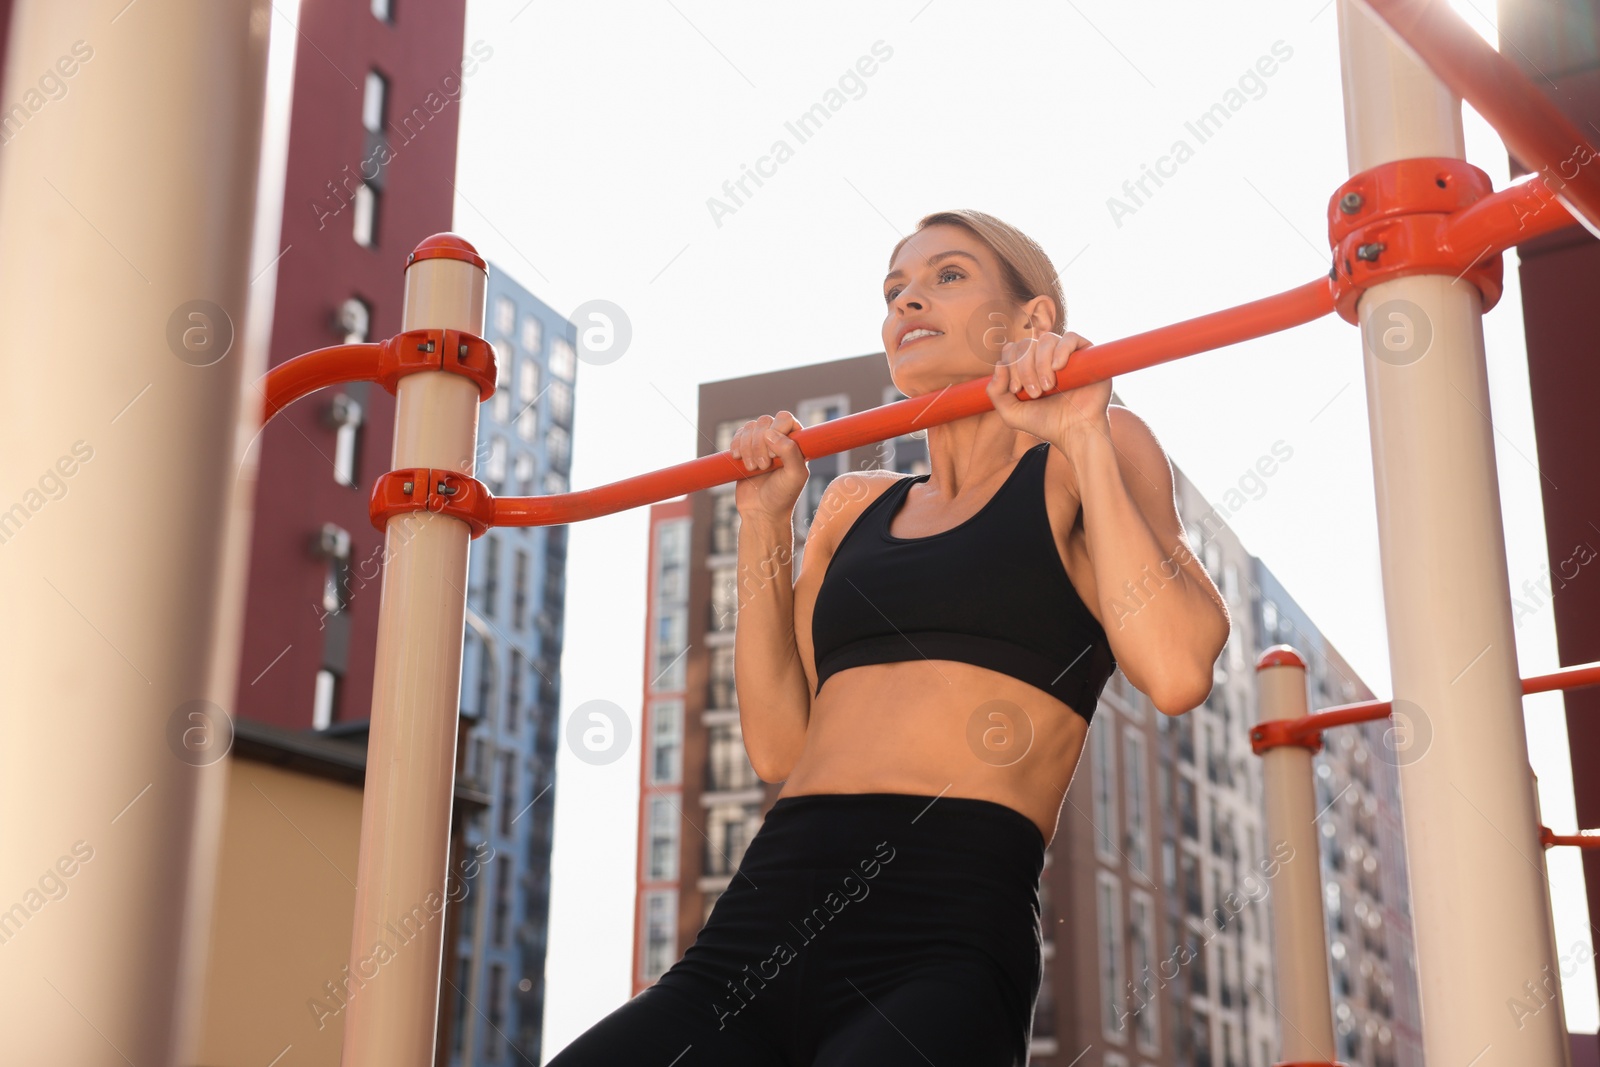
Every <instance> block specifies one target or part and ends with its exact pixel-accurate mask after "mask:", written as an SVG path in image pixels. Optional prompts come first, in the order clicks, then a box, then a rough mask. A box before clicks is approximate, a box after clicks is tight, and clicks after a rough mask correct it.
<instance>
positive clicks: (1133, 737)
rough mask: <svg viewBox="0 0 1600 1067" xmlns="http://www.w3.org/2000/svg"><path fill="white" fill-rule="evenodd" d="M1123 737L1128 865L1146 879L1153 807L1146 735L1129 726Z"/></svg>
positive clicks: (1148, 872)
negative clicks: (1146, 758) (1146, 757)
mask: <svg viewBox="0 0 1600 1067" xmlns="http://www.w3.org/2000/svg"><path fill="white" fill-rule="evenodd" d="M1125 729H1126V732H1125V733H1124V734H1123V737H1122V763H1123V775H1124V778H1123V782H1124V784H1125V785H1126V787H1127V788H1126V794H1125V797H1124V799H1125V800H1126V803H1127V815H1128V827H1127V832H1126V839H1127V854H1128V862H1129V863H1130V864H1131V865H1132V866H1133V868H1134V870H1136V871H1138V872H1139V873H1140V874H1142V875H1144V876H1145V877H1146V878H1150V877H1152V872H1151V870H1150V804H1149V799H1148V796H1147V793H1148V791H1149V786H1148V783H1147V782H1146V781H1145V773H1146V767H1145V758H1144V754H1145V748H1144V736H1143V735H1142V734H1140V733H1139V731H1138V730H1137V729H1135V728H1134V727H1131V726H1129V727H1126V728H1125Z"/></svg>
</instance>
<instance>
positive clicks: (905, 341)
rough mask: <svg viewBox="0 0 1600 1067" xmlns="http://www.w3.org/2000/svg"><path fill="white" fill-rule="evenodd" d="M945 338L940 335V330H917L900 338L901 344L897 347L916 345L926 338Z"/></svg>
mask: <svg viewBox="0 0 1600 1067" xmlns="http://www.w3.org/2000/svg"><path fill="white" fill-rule="evenodd" d="M943 336H944V334H942V333H940V332H939V331H938V330H926V329H916V330H912V331H911V332H909V333H907V334H906V335H905V336H904V337H902V338H900V343H899V345H897V346H896V347H897V348H904V347H905V346H906V345H909V344H914V343H915V342H917V341H920V340H922V339H923V338H924V337H943Z"/></svg>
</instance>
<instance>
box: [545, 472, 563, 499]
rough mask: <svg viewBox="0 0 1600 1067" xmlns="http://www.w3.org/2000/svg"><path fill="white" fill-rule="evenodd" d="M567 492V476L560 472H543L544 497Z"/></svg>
mask: <svg viewBox="0 0 1600 1067" xmlns="http://www.w3.org/2000/svg"><path fill="white" fill-rule="evenodd" d="M566 491H567V476H566V475H565V474H563V473H562V472H561V471H545V472H544V492H545V495H546V496H558V495H560V494H561V493H565V492H566Z"/></svg>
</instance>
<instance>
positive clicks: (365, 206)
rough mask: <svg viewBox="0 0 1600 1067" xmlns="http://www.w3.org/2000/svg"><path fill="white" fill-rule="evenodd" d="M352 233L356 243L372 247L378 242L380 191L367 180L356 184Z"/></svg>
mask: <svg viewBox="0 0 1600 1067" xmlns="http://www.w3.org/2000/svg"><path fill="white" fill-rule="evenodd" d="M351 215H352V217H353V218H354V226H353V229H352V233H353V235H354V237H355V239H356V244H358V245H361V246H362V247H363V248H372V247H374V246H376V245H377V243H378V191H377V190H376V189H374V188H373V187H372V186H371V185H369V184H367V183H366V182H362V183H361V184H360V185H358V186H356V199H355V210H354V211H353V212H352V213H351Z"/></svg>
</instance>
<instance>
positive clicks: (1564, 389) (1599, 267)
mask: <svg viewBox="0 0 1600 1067" xmlns="http://www.w3.org/2000/svg"><path fill="white" fill-rule="evenodd" d="M1496 7H1497V8H1498V12H1497V25H1498V26H1499V36H1500V40H1501V42H1502V47H1501V54H1502V55H1504V56H1505V58H1506V60H1507V61H1508V62H1510V63H1513V64H1515V65H1516V66H1518V67H1519V68H1521V70H1522V73H1523V74H1525V75H1527V76H1528V77H1529V78H1531V79H1532V80H1533V81H1534V83H1535V84H1536V85H1538V86H1539V87H1540V88H1541V89H1542V90H1543V91H1544V93H1545V95H1546V96H1547V97H1548V98H1549V100H1550V103H1551V104H1552V105H1553V106H1554V107H1556V108H1557V109H1558V110H1560V111H1561V112H1562V113H1563V114H1564V115H1565V116H1566V117H1567V118H1568V119H1569V120H1570V121H1571V122H1572V124H1573V125H1574V126H1576V127H1577V128H1578V129H1579V130H1581V131H1583V133H1584V135H1585V136H1588V137H1593V133H1592V131H1593V130H1594V129H1595V128H1596V125H1597V124H1600V7H1597V6H1596V5H1595V4H1594V3H1593V0H1499V3H1498V4H1497V5H1496ZM1509 44H1515V47H1505V46H1506V45H1509ZM1507 154H1508V156H1509V157H1510V164H1511V165H1510V175H1511V179H1512V180H1513V181H1516V180H1517V179H1519V178H1521V177H1523V176H1525V175H1527V174H1529V173H1530V172H1531V171H1530V168H1529V167H1528V166H1527V165H1526V163H1525V162H1524V161H1523V160H1519V159H1518V158H1517V157H1516V156H1515V155H1513V154H1511V153H1509V152H1508V153H1507ZM1585 164H1587V166H1588V167H1589V168H1592V167H1593V166H1594V161H1593V159H1592V158H1591V157H1588V156H1584V157H1581V158H1577V159H1574V157H1573V156H1567V157H1566V158H1564V159H1562V160H1560V161H1559V162H1558V163H1557V164H1556V165H1554V166H1551V167H1546V168H1545V169H1544V170H1543V171H1542V172H1541V176H1542V177H1543V178H1544V179H1545V182H1546V183H1547V184H1548V185H1549V186H1550V187H1551V188H1552V189H1553V190H1554V191H1557V192H1559V191H1560V190H1561V188H1562V186H1563V185H1564V184H1565V183H1566V182H1567V181H1569V180H1571V179H1572V178H1574V177H1575V176H1576V175H1577V173H1578V169H1579V167H1580V166H1583V165H1585ZM1531 210H1533V211H1535V212H1536V213H1537V212H1542V211H1559V210H1561V208H1560V207H1559V206H1558V205H1556V204H1555V203H1554V202H1553V201H1548V202H1544V203H1539V202H1535V203H1534V204H1533V205H1532V206H1531ZM1514 262H1515V263H1516V268H1517V273H1518V276H1519V280H1520V282H1521V290H1522V323H1523V334H1524V338H1525V340H1526V342H1527V350H1528V390H1529V393H1530V400H1531V403H1532V407H1533V430H1534V441H1535V444H1536V445H1537V449H1538V451H1537V456H1536V458H1537V460H1538V470H1539V473H1540V475H1541V477H1540V479H1539V490H1540V492H1541V494H1542V495H1543V503H1544V530H1545V540H1546V547H1547V560H1546V564H1545V567H1544V570H1543V573H1541V574H1532V575H1517V574H1514V575H1512V576H1511V583H1512V587H1513V588H1512V590H1511V595H1512V597H1513V598H1515V599H1514V601H1513V604H1512V610H1513V612H1514V614H1515V617H1516V619H1517V620H1518V621H1519V622H1520V621H1521V620H1522V619H1523V618H1524V617H1525V615H1526V613H1528V612H1543V611H1544V610H1545V608H1546V605H1549V608H1550V611H1551V612H1552V615H1553V617H1554V619H1555V630H1556V649H1557V653H1558V656H1559V659H1560V665H1561V666H1563V667H1571V666H1576V665H1578V664H1580V663H1593V662H1595V661H1596V660H1600V596H1597V595H1596V593H1595V587H1596V579H1595V577H1594V575H1595V573H1596V570H1597V568H1595V567H1592V566H1587V565H1586V564H1589V563H1591V562H1592V561H1593V560H1594V559H1595V558H1596V557H1597V556H1600V531H1597V529H1596V523H1595V522H1594V507H1593V501H1594V500H1595V499H1596V498H1597V497H1600V472H1597V471H1596V470H1595V468H1594V464H1593V463H1590V462H1589V457H1590V456H1592V455H1594V454H1595V450H1596V449H1600V423H1597V421H1596V419H1595V418H1594V414H1593V412H1592V411H1591V410H1590V408H1589V405H1588V404H1587V403H1586V402H1585V401H1586V400H1587V399H1588V398H1589V397H1592V396H1594V395H1595V390H1596V389H1600V366H1597V365H1596V364H1595V361H1594V358H1593V356H1592V352H1593V350H1594V343H1593V341H1592V337H1593V335H1594V322H1593V319H1594V300H1593V295H1592V294H1593V293H1594V292H1595V288H1596V286H1600V243H1597V242H1596V241H1595V240H1594V238H1592V237H1591V236H1590V235H1589V234H1588V232H1586V230H1585V229H1584V227H1583V226H1581V225H1580V226H1569V227H1567V228H1565V229H1562V230H1557V231H1556V232H1554V233H1548V234H1545V235H1544V236H1542V237H1537V238H1535V239H1534V240H1532V241H1528V242H1525V243H1523V244H1520V245H1518V246H1517V254H1516V257H1515V260H1514ZM1507 269H1508V270H1509V269H1510V264H1509V263H1508V264H1507ZM1519 583H1520V584H1519ZM1562 696H1563V699H1564V701H1565V704H1566V720H1567V749H1568V751H1569V752H1570V753H1571V759H1572V785H1573V794H1574V802H1575V805H1576V808H1577V826H1557V827H1553V829H1555V831H1556V832H1557V833H1563V834H1565V833H1573V832H1575V831H1576V830H1578V829H1580V828H1588V829H1593V828H1596V827H1600V690H1597V689H1574V690H1572V691H1570V692H1567V693H1564V694H1563V695H1562ZM1582 862H1583V876H1584V883H1585V888H1586V893H1587V897H1588V905H1589V916H1590V919H1591V921H1594V920H1600V853H1597V852H1595V851H1594V850H1592V849H1584V850H1583V851H1582ZM1592 936H1593V935H1592V934H1591V935H1590V937H1591V938H1592ZM1558 949H1559V953H1558V954H1559V955H1560V956H1561V957H1563V958H1565V957H1568V956H1575V955H1578V954H1579V953H1581V952H1584V951H1586V946H1583V945H1581V944H1575V945H1561V946H1558ZM1588 961H1589V965H1590V966H1591V967H1592V968H1594V970H1595V974H1596V978H1597V979H1600V955H1597V954H1596V953H1594V952H1588ZM1572 1047H1573V1057H1574V1062H1575V1063H1591V1064H1600V1039H1597V1038H1596V1037H1595V1036H1594V1035H1593V1034H1583V1035H1574V1037H1573V1046H1572Z"/></svg>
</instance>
